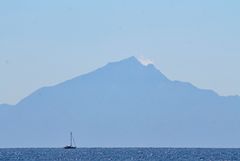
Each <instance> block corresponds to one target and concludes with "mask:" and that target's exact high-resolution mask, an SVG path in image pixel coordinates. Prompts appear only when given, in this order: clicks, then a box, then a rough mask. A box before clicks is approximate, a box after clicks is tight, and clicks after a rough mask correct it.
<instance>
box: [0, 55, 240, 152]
mask: <svg viewBox="0 0 240 161" xmlns="http://www.w3.org/2000/svg"><path fill="white" fill-rule="evenodd" d="M6 107H8V106H6ZM9 107H10V106H9ZM11 107H12V108H9V110H6V108H4V109H5V110H2V111H1V112H0V126H1V127H2V128H3V129H5V130H4V131H3V132H2V133H0V138H11V141H10V142H9V140H8V139H6V141H5V140H2V145H4V146H6V147H13V146H14V147H16V146H24V147H32V146H36V147H45V146H46V145H52V146H56V147H59V146H61V145H64V143H65V142H64V141H63V138H65V137H66V138H68V137H67V136H68V132H69V131H73V132H74V134H75V137H76V136H77V138H78V139H79V140H80V141H79V142H80V143H81V144H80V145H81V146H85V147H96V146H97V147H122V146H130V147H132V146H153V147H159V146H165V147H169V146H171V147H216V146H218V147H237V146H240V141H236V140H237V138H238V136H239V135H240V130H238V123H240V117H239V114H240V99H239V97H231V96H229V97H224V96H219V95H218V94H217V93H216V92H214V91H212V90H205V89H199V88H197V87H195V86H194V85H192V84H190V83H187V82H181V81H172V80H169V79H168V78H167V77H166V76H165V75H163V74H162V73H161V72H160V71H159V70H158V69H156V68H155V67H154V65H152V64H150V65H143V64H141V63H140V62H139V61H138V60H137V59H136V58H134V57H130V58H128V59H124V60H122V61H118V62H114V63H108V64H107V65H105V66H103V67H101V68H99V69H97V70H94V71H93V72H90V73H87V74H84V75H81V76H78V77H75V78H73V79H70V80H67V81H65V82H62V83H60V84H58V85H55V86H51V87H44V88H40V89H39V90H37V91H35V92H34V93H32V94H31V95H29V96H28V97H25V98H24V99H23V100H21V101H20V102H19V103H18V104H17V105H15V106H11ZM16 133H17V135H14V134H16ZM53 136H54V137H53ZM229 138H231V140H229Z"/></svg>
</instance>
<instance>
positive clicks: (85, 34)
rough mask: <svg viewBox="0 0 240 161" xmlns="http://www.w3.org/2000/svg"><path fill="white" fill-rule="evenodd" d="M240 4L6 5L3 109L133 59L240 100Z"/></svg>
mask: <svg viewBox="0 0 240 161" xmlns="http://www.w3.org/2000/svg"><path fill="white" fill-rule="evenodd" d="M239 8H240V1H239V0H231V1H229V0H118V1H116V0H84V1H83V0H6V1H1V2H0V78H1V79H0V103H10V104H15V103H16V102H18V101H19V100H20V99H22V98H23V97H25V96H27V95H29V94H30V93H31V92H33V91H34V90H36V89H38V88H40V87H43V86H49V85H53V84H56V83H59V82H62V81H64V80H66V79H69V78H72V77H75V76H77V75H80V74H83V73H87V72H89V71H92V70H94V69H96V68H98V67H101V66H103V65H104V64H106V63H108V62H111V61H116V60H120V59H123V58H126V57H129V56H144V57H146V58H149V59H151V60H152V61H153V62H154V63H155V65H156V66H157V67H158V68H159V70H161V71H162V72H163V73H164V74H165V75H166V76H167V77H168V78H170V79H172V80H182V81H188V82H191V83H193V84H194V85H196V86H198V87H200V88H207V89H213V90H215V91H216V92H218V93H219V94H221V95H236V94H238V95H240V85H239V82H240V74H239V69H240V63H239V62H240V21H239V18H240V10H239Z"/></svg>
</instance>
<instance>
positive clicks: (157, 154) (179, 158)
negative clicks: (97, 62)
mask: <svg viewBox="0 0 240 161" xmlns="http://www.w3.org/2000/svg"><path fill="white" fill-rule="evenodd" d="M0 160H1V161H15V160H18V161H78V160H79V161H99V160H100V161H111V160H112V161H205V160H206V161H240V149H174V148H171V149H170V148H169V149H168V148H90V149H88V148H82V149H81V148H80V149H76V150H64V149H0Z"/></svg>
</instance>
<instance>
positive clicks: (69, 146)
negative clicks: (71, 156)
mask: <svg viewBox="0 0 240 161" xmlns="http://www.w3.org/2000/svg"><path fill="white" fill-rule="evenodd" d="M76 148H77V147H76V144H75V141H74V138H73V135H72V132H71V133H70V145H67V146H65V147H64V149H76Z"/></svg>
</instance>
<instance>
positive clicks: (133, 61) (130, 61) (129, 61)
mask: <svg viewBox="0 0 240 161" xmlns="http://www.w3.org/2000/svg"><path fill="white" fill-rule="evenodd" d="M116 63H118V64H125V65H137V66H154V64H153V62H152V61H151V60H150V59H145V58H143V57H139V58H137V57H135V56H131V57H129V58H126V59H123V60H120V61H118V62H112V63H110V64H116Z"/></svg>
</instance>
